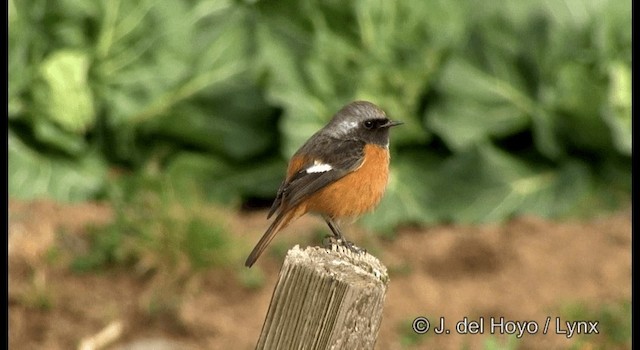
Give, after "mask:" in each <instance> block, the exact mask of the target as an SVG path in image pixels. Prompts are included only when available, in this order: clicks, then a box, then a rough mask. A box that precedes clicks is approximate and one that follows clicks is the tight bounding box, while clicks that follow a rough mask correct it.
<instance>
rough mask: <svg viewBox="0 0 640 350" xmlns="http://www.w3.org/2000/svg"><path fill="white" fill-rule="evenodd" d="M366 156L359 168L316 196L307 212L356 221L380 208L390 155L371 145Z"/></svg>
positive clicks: (307, 202)
mask: <svg viewBox="0 0 640 350" xmlns="http://www.w3.org/2000/svg"><path fill="white" fill-rule="evenodd" d="M365 155H366V157H365V161H364V163H363V164H362V165H361V166H360V168H358V169H357V170H355V171H353V172H351V173H349V174H347V175H346V176H344V177H343V178H341V179H339V180H338V181H336V182H334V183H332V184H330V185H328V186H326V187H325V188H323V189H321V190H319V191H318V192H316V193H315V194H313V195H312V196H311V197H310V198H309V199H308V200H307V201H306V208H305V209H306V210H305V211H307V212H314V213H318V214H324V215H328V216H330V217H333V218H338V217H356V216H359V215H362V214H364V213H366V212H367V211H369V210H372V209H373V208H374V207H375V206H377V205H378V203H379V202H380V199H382V195H383V194H384V191H385V189H386V187H387V182H388V179H389V152H388V150H387V149H385V148H382V147H380V146H375V145H371V144H369V145H366V146H365ZM303 205H304V204H303Z"/></svg>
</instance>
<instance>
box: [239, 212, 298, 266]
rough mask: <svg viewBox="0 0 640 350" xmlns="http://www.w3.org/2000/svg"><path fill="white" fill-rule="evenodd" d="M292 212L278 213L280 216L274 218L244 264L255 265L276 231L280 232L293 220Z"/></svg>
mask: <svg viewBox="0 0 640 350" xmlns="http://www.w3.org/2000/svg"><path fill="white" fill-rule="evenodd" d="M292 214H294V213H293V212H291V211H286V212H281V213H280V214H278V216H276V218H275V220H273V222H272V223H271V226H269V228H268V229H267V231H266V232H265V233H264V234H263V235H262V238H260V241H258V244H256V246H255V248H253V250H252V251H251V254H249V257H248V258H247V261H245V263H244V266H246V267H251V266H253V264H254V263H255V262H256V260H258V258H259V257H260V255H261V254H262V252H264V250H265V249H266V248H267V246H268V245H269V243H270V242H271V240H272V239H273V237H274V236H275V235H276V233H278V231H280V229H281V228H283V227H284V226H286V225H287V224H288V223H289V221H291V219H292V218H293V215H292Z"/></svg>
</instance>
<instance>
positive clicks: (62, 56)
mask: <svg viewBox="0 0 640 350" xmlns="http://www.w3.org/2000/svg"><path fill="white" fill-rule="evenodd" d="M89 63H90V60H89V57H88V55H87V53H86V52H83V51H79V50H58V51H56V52H54V53H52V54H51V55H49V57H47V59H45V60H44V61H43V62H42V64H41V65H40V68H39V73H40V79H39V81H38V83H37V84H36V86H35V87H34V103H35V105H36V109H37V110H38V111H39V113H38V114H37V117H42V118H46V119H48V120H50V121H52V122H54V123H55V124H57V125H58V126H59V127H60V128H61V129H62V130H64V131H68V132H73V133H77V134H82V133H84V132H85V131H86V130H87V129H88V128H89V127H91V126H92V125H93V124H94V122H95V111H94V106H93V95H92V92H91V89H90V87H89V83H88V70H89Z"/></svg>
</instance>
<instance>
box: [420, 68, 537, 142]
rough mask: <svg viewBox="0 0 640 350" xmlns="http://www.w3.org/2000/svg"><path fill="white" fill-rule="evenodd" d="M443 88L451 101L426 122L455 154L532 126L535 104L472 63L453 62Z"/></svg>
mask: <svg viewBox="0 0 640 350" xmlns="http://www.w3.org/2000/svg"><path fill="white" fill-rule="evenodd" d="M440 84H441V85H440V88H441V89H443V90H445V91H447V93H448V94H451V97H450V98H449V99H447V101H445V102H444V103H442V104H440V105H439V106H437V107H435V108H433V109H432V110H430V111H429V112H428V113H427V115H426V122H427V126H428V127H430V128H431V129H432V130H433V131H434V132H435V133H436V134H438V135H440V137H442V138H443V140H444V141H445V142H446V143H447V145H448V146H449V147H450V148H451V149H452V150H454V151H460V150H464V149H465V148H467V147H470V146H472V145H473V144H475V143H477V142H485V141H487V140H488V139H489V138H490V137H492V136H496V137H500V136H506V135H510V134H514V133H517V132H519V131H521V130H523V129H525V128H526V127H527V126H528V125H529V121H530V118H529V115H530V114H531V113H532V111H533V110H534V107H533V106H532V101H530V100H529V99H528V98H527V97H526V96H525V95H524V93H523V92H522V91H520V90H519V89H518V88H517V87H515V86H513V85H512V83H510V82H509V81H504V80H501V79H500V78H499V77H493V76H490V75H488V74H486V73H483V72H481V71H480V70H478V69H477V68H475V67H473V66H472V65H471V64H469V63H468V62H463V61H457V60H453V61H452V62H450V63H449V65H448V66H447V68H446V69H445V70H444V72H443V78H442V80H441V82H440ZM453 96H455V98H456V101H453Z"/></svg>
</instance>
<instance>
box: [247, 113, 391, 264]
mask: <svg viewBox="0 0 640 350" xmlns="http://www.w3.org/2000/svg"><path fill="white" fill-rule="evenodd" d="M401 124H403V122H401V121H392V120H391V119H389V118H388V117H387V115H386V113H385V112H384V111H383V110H382V109H380V107H378V106H376V105H375V104H373V103H371V102H368V101H354V102H351V103H349V104H347V105H345V106H344V107H342V108H341V109H340V110H339V111H338V112H337V113H336V114H334V116H333V117H332V118H331V120H330V121H329V123H328V124H327V125H325V126H324V127H323V128H322V129H320V130H319V131H317V132H316V133H315V134H313V135H312V136H311V137H310V138H309V139H308V140H307V141H306V142H305V143H304V144H303V145H302V147H300V149H298V151H296V153H294V155H293V156H292V157H291V159H290V161H289V164H288V167H287V172H286V177H285V179H284V181H283V182H282V184H281V185H280V188H279V189H278V191H277V194H276V198H275V200H274V201H273V204H272V205H271V209H270V210H269V213H268V215H267V219H270V218H271V217H272V216H273V215H275V219H274V220H273V222H272V223H271V225H270V226H269V227H268V229H267V230H266V232H265V233H264V234H263V235H262V238H260V240H259V241H258V243H257V244H256V246H255V248H253V250H252V251H251V253H250V254H249V256H248V257H247V260H246V262H245V266H246V267H251V266H253V264H254V263H255V262H256V260H257V259H258V258H259V257H260V255H261V254H262V253H263V252H264V250H265V249H266V248H267V246H268V245H269V243H270V242H271V240H272V239H273V237H274V236H275V235H276V233H278V232H279V231H280V230H282V229H284V228H285V227H286V226H287V225H288V224H289V223H291V222H292V221H293V220H295V219H297V218H299V217H301V216H303V215H305V214H307V213H311V214H316V215H320V216H321V217H322V218H323V219H324V221H325V222H326V224H327V225H328V226H329V229H330V230H331V232H332V233H333V236H334V237H335V238H336V239H337V241H339V242H342V243H343V244H345V245H347V246H348V247H353V244H351V243H350V242H348V241H347V240H346V239H345V238H344V235H343V234H342V231H341V229H340V227H339V222H341V221H342V220H345V219H350V220H354V219H356V218H357V217H359V216H361V215H362V214H365V213H367V212H369V211H371V210H373V209H374V208H375V207H376V206H377V205H378V204H379V202H380V200H381V199H382V197H383V195H384V192H385V190H386V187H387V183H388V179H389V162H390V155H389V130H390V128H392V127H394V126H397V125H401Z"/></svg>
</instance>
